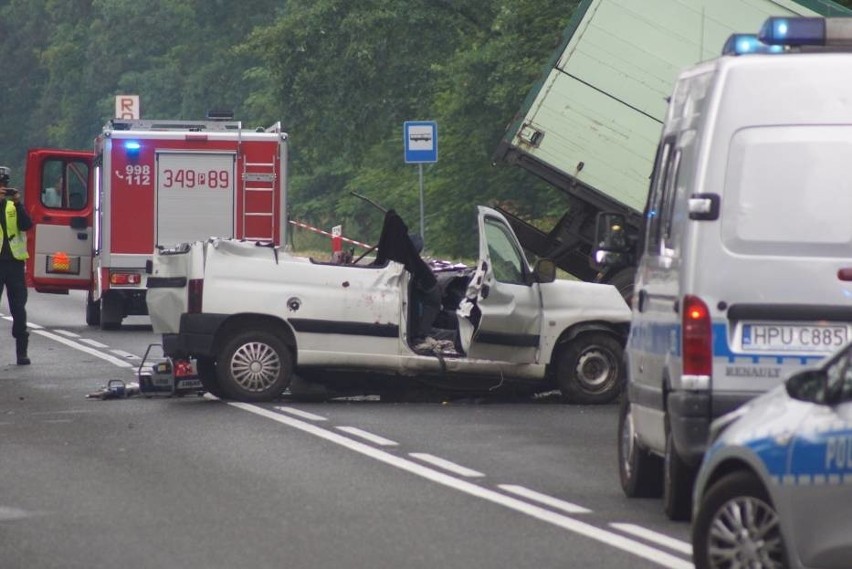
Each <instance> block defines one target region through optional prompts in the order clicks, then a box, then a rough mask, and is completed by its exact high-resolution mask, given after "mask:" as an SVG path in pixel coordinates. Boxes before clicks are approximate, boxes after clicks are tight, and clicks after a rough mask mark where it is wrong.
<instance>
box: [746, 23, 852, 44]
mask: <svg viewBox="0 0 852 569" xmlns="http://www.w3.org/2000/svg"><path fill="white" fill-rule="evenodd" d="M758 38H759V39H760V41H762V42H763V43H766V44H770V45H787V46H832V45H834V46H852V18H782V17H773V18H768V19H767V20H766V22H764V24H763V27H762V28H761V29H760V33H759V34H758Z"/></svg>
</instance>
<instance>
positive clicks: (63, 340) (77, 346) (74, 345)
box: [35, 330, 134, 367]
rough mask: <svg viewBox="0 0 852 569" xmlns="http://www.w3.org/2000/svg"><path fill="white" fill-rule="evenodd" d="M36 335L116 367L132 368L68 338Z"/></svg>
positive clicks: (37, 331)
mask: <svg viewBox="0 0 852 569" xmlns="http://www.w3.org/2000/svg"><path fill="white" fill-rule="evenodd" d="M35 333H36V334H39V335H41V336H44V337H45V338H50V339H51V340H55V341H57V342H59V343H60V344H65V345H66V346H70V347H72V348H74V349H75V350H79V351H81V352H85V353H87V354H89V355H92V356H95V357H96V358H100V359H102V360H106V361H108V362H109V363H111V364H113V365H116V366H118V367H134V366H133V364H130V363H127V362H126V361H124V360H120V359H118V358H116V357H113V356H111V355H109V354H105V353H103V352H99V351H97V350H93V349H92V348H89V347H86V346H83V345H81V344H80V342H75V341H73V340H69V339H68V338H63V337H62V336H58V335H56V334H54V333H52V332H48V331H46V330H36V332H35Z"/></svg>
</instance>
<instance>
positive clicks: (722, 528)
mask: <svg viewBox="0 0 852 569" xmlns="http://www.w3.org/2000/svg"><path fill="white" fill-rule="evenodd" d="M697 507H698V511H697V512H696V516H695V523H694V524H693V526H692V553H693V561H694V562H695V567H696V568H697V569H711V568H713V569H715V568H722V567H767V568H782V567H788V566H789V564H788V563H787V552H786V548H785V546H784V536H783V535H782V534H781V524H780V522H779V519H778V513H777V512H776V511H775V507H774V506H773V505H772V501H771V500H770V498H769V494H768V493H767V492H766V489H765V488H764V487H763V485H762V484H761V483H760V481H759V480H758V479H757V478H756V477H755V476H754V475H753V474H752V473H750V472H746V471H740V472H733V473H731V474H728V475H727V476H725V477H723V478H721V479H720V480H719V481H717V482H716V483H715V484H713V486H711V487H710V490H708V492H707V494H706V495H705V496H704V498H703V499H702V500H701V502H700V503H699V504H698V505H697Z"/></svg>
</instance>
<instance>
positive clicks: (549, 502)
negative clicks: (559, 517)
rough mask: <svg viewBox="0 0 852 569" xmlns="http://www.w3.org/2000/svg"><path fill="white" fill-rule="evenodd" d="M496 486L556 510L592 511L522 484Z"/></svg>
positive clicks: (573, 512) (571, 512) (585, 512)
mask: <svg viewBox="0 0 852 569" xmlns="http://www.w3.org/2000/svg"><path fill="white" fill-rule="evenodd" d="M497 487H498V488H500V489H501V490H505V491H506V492H511V493H512V494H516V495H518V496H521V497H523V498H526V499H527V500H533V501H534V502H538V503H540V504H544V505H545V506H550V507H551V508H556V509H557V510H562V511H563V512H566V513H569V514H589V513H591V512H592V511H591V510H590V509H588V508H584V507H583V506H578V505H577V504H572V503H571V502H566V501H565V500H560V499H559V498H554V497H553V496H548V495H547V494H542V493H541V492H536V491H535V490H530V489H529V488H524V487H523V486H516V485H514V484H499V485H498V486H497Z"/></svg>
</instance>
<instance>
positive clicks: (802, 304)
mask: <svg viewBox="0 0 852 569" xmlns="http://www.w3.org/2000/svg"><path fill="white" fill-rule="evenodd" d="M761 38H762V39H763V40H765V42H766V43H761V42H759V41H758V40H757V37H756V36H751V37H746V36H741V35H736V36H733V37H732V38H731V39H730V40H729V42H728V44H727V45H726V53H725V54H724V55H723V56H722V57H719V58H716V59H714V60H712V61H708V62H705V63H701V64H699V65H696V66H694V67H692V68H690V69H688V70H686V71H684V72H682V73H681V74H680V76H679V78H678V80H677V82H676V85H675V88H674V92H673V94H672V96H671V99H670V103H669V108H668V112H667V117H666V120H665V123H664V126H663V130H662V136H661V141H660V144H659V148H658V152H657V157H656V163H655V168H654V173H653V176H652V181H651V188H650V192H649V197H648V203H647V206H646V210H645V228H644V234H643V235H642V236H641V237H640V243H639V245H638V247H639V248H640V254H641V258H640V262H639V266H638V269H637V274H636V286H635V291H634V297H633V314H632V323H631V331H630V337H629V341H628V346H627V349H626V356H625V357H626V358H627V376H628V377H627V396H626V397H625V398H624V400H623V402H622V410H621V414H620V418H619V470H620V478H621V483H622V487H623V489H624V491H625V493H626V494H627V495H628V496H631V497H634V496H654V495H659V494H660V493H662V494H663V499H664V500H663V501H664V505H665V511H666V513H667V515H668V516H669V517H670V518H672V519H688V517H689V513H690V506H691V493H692V488H693V483H694V479H695V473H696V469H697V467H698V465H699V462H700V460H701V458H702V456H703V453H704V451H705V449H706V444H707V434H708V428H709V426H710V423H711V421H712V420H713V419H714V418H716V417H719V416H721V415H723V414H725V413H727V412H729V411H732V410H734V409H735V408H737V407H738V406H740V405H741V404H743V403H744V402H746V401H748V400H750V399H751V398H753V397H754V396H756V395H758V394H760V393H762V392H765V391H766V390H768V389H769V388H771V387H774V386H776V385H778V384H779V383H780V382H781V379H782V378H783V377H784V376H786V375H788V374H789V373H792V372H794V371H796V370H799V369H801V368H802V367H803V366H807V365H809V364H813V363H814V362H817V361H819V360H820V359H821V358H824V357H825V355H826V354H828V353H830V352H831V351H833V350H835V349H836V348H837V347H838V346H841V345H843V344H845V343H846V342H847V341H849V340H850V339H852V18H850V19H842V18H837V19H831V18H828V19H823V18H790V19H781V18H771V19H770V20H769V21H768V22H767V24H766V25H765V26H764V29H763V31H762V36H761ZM767 44H773V45H771V46H770V45H767ZM837 44H839V47H838V46H837ZM743 52H751V53H749V54H748V55H744V54H743ZM599 221H601V222H600V223H599V227H600V228H601V230H600V231H599V237H600V241H601V242H602V243H603V246H602V248H601V249H600V250H599V253H600V255H599V256H598V258H599V259H602V258H603V259H605V258H606V256H607V255H616V256H617V255H618V254H621V253H628V252H629V250H628V249H627V248H620V247H619V246H617V245H614V244H616V243H617V239H616V238H617V237H619V236H620V231H621V227H623V224H620V221H621V220H620V219H619V218H618V216H617V215H609V216H608V217H607V218H606V219H604V220H599Z"/></svg>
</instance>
